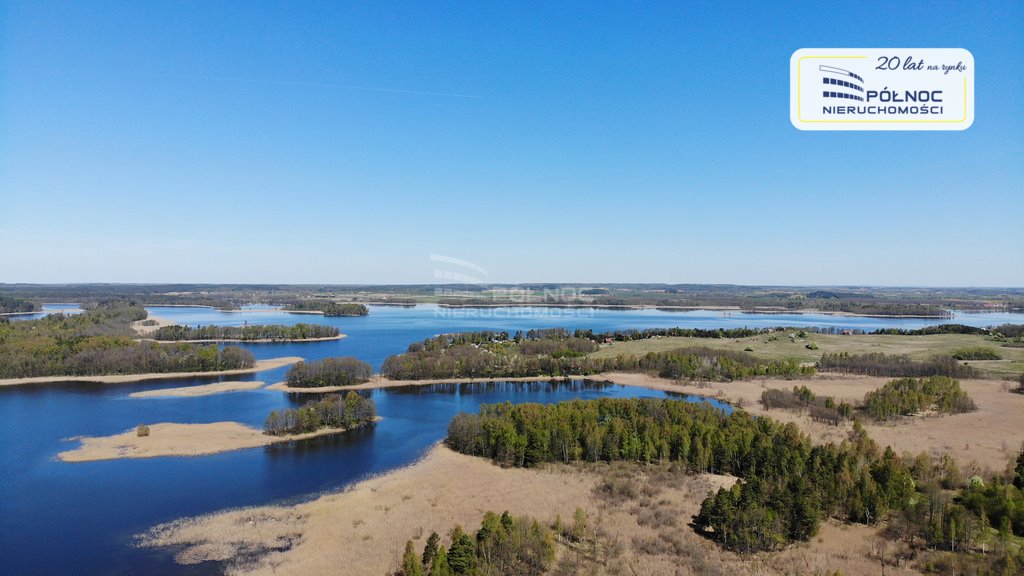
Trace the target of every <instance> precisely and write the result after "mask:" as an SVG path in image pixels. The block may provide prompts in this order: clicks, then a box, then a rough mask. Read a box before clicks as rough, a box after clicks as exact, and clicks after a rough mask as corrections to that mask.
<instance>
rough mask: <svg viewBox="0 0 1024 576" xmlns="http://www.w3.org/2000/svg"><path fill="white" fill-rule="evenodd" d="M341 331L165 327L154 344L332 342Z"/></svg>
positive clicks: (329, 328)
mask: <svg viewBox="0 0 1024 576" xmlns="http://www.w3.org/2000/svg"><path fill="white" fill-rule="evenodd" d="M338 334H339V331H338V329H337V328H335V327H333V326H321V325H319V324H302V323H299V324H295V325H294V326H284V325H281V324H246V325H245V326H197V327H194V328H193V327H191V326H180V325H174V326H161V327H160V328H158V329H157V330H156V331H155V332H153V334H152V335H151V336H150V337H151V338H153V339H154V340H161V341H177V340H240V341H242V342H251V341H258V340H272V341H287V340H309V339H314V338H332V337H336V336H338Z"/></svg>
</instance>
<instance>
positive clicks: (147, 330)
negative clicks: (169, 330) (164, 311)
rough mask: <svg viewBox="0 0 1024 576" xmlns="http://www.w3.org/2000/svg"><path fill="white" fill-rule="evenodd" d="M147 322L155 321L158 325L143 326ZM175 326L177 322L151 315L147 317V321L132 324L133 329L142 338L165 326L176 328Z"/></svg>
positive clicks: (137, 321)
mask: <svg viewBox="0 0 1024 576" xmlns="http://www.w3.org/2000/svg"><path fill="white" fill-rule="evenodd" d="M146 320H153V321H154V322H156V324H153V325H152V326H146V325H144V324H143V322H145V321H146ZM174 324H175V322H172V321H171V320H168V319H166V318H161V317H159V316H154V315H152V314H149V315H148V316H146V319H145V320H136V321H135V322H132V329H133V330H135V332H137V333H138V334H140V335H142V336H148V335H150V334H152V333H153V332H156V331H157V330H159V329H160V328H162V327H164V326H174Z"/></svg>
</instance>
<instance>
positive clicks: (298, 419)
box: [263, 392, 377, 436]
mask: <svg viewBox="0 0 1024 576" xmlns="http://www.w3.org/2000/svg"><path fill="white" fill-rule="evenodd" d="M376 419H377V407H376V405H375V404H374V402H373V400H372V399H370V398H364V397H362V396H360V395H359V394H358V393H356V392H349V393H348V394H346V395H345V397H344V398H342V396H341V395H340V394H329V395H327V396H324V397H323V398H321V399H319V400H312V401H310V402H307V403H306V405H305V406H302V407H301V408H285V409H283V410H274V411H273V412H271V413H270V415H269V416H267V419H266V421H265V422H264V423H263V431H264V433H266V434H270V435H271V436H283V435H288V434H304V433H309V432H316V431H317V430H320V429H322V428H338V429H344V430H351V429H353V428H358V427H360V426H365V425H366V424H369V423H371V422H374V421H376Z"/></svg>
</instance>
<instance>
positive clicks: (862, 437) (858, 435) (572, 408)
mask: <svg viewBox="0 0 1024 576" xmlns="http://www.w3.org/2000/svg"><path fill="white" fill-rule="evenodd" d="M445 442H446V443H447V445H448V446H449V447H451V448H452V449H454V450H457V451H459V452H462V453H465V454H470V455H475V456H481V457H485V458H489V459H491V460H493V461H495V462H496V463H498V464H500V465H503V466H516V467H532V466H538V465H542V464H543V463H546V462H562V463H574V462H581V461H582V462H598V461H605V462H612V461H616V460H624V461H632V462H636V463H638V464H639V465H641V466H643V465H646V464H650V463H664V462H671V463H674V464H676V465H679V466H683V467H685V468H686V469H688V470H690V471H691V472H694V473H699V472H713V473H718V474H731V475H734V476H737V477H738V478H739V480H738V481H737V482H736V483H735V484H734V485H733V486H732V487H730V488H721V489H719V490H718V491H716V492H711V493H709V494H708V497H707V498H705V500H704V501H703V502H702V503H701V508H700V513H699V514H698V515H697V516H696V517H695V519H694V524H693V525H694V527H695V529H696V530H697V531H698V532H700V533H703V534H705V535H707V536H708V537H709V538H712V539H713V540H715V541H717V542H719V543H720V544H722V545H723V546H725V547H726V548H729V549H731V550H735V551H738V552H742V553H750V552H758V551H767V550H777V549H779V548H782V547H784V546H786V545H787V544H789V543H791V542H795V541H805V540H807V539H809V538H811V537H812V536H814V535H815V534H816V533H817V531H818V528H819V525H820V523H821V521H822V520H824V519H825V518H835V519H837V520H840V521H846V522H854V523H864V524H877V523H879V522H881V521H883V520H886V519H890V523H889V524H888V527H887V528H886V529H887V530H890V531H891V532H892V536H891V537H892V538H893V539H899V540H901V541H903V542H905V543H906V545H907V547H908V548H909V549H911V550H914V551H918V552H921V551H926V550H946V551H950V552H961V551H965V550H972V549H973V547H974V546H976V545H977V543H978V542H979V541H980V540H987V539H988V537H989V534H991V533H992V532H996V531H998V533H999V534H1001V535H1002V536H1000V537H1001V538H1003V539H1004V540H1005V539H1007V538H1010V537H1019V536H1024V496H1022V494H1024V493H1022V491H1021V488H1024V453H1021V454H1020V455H1019V456H1018V457H1017V461H1016V467H1015V469H1014V470H1013V471H1012V472H1010V473H1009V474H1008V475H1007V476H1003V475H998V474H997V475H995V476H994V477H991V478H990V479H989V481H988V482H986V481H985V480H982V479H981V478H979V477H972V478H971V479H969V480H967V479H964V478H963V476H962V475H961V472H960V469H959V468H958V467H957V466H956V464H955V463H954V462H953V461H952V460H951V459H950V458H949V457H948V456H946V457H943V458H942V459H941V460H938V461H936V460H935V459H934V458H933V457H932V456H929V455H928V454H925V453H922V454H921V455H919V456H918V457H917V458H914V459H912V460H911V461H905V460H904V459H903V458H901V457H899V456H897V455H896V454H895V453H894V452H893V451H892V449H890V448H885V449H881V448H880V447H879V446H878V445H877V444H875V442H874V441H872V440H871V439H870V438H868V436H867V435H866V434H865V432H864V430H863V428H862V427H861V426H860V424H859V422H856V421H855V422H854V426H853V431H852V432H851V433H850V435H849V437H848V438H847V439H846V440H844V441H843V442H842V443H841V444H839V445H836V444H832V443H830V444H825V445H819V446H814V445H812V443H811V441H810V438H809V437H808V436H807V435H806V434H803V433H802V432H800V431H799V429H798V428H797V427H796V425H795V424H791V423H790V424H782V423H780V422H776V421H773V420H771V419H768V418H760V417H754V416H751V415H750V414H748V413H746V412H742V411H736V412H733V413H731V414H725V413H724V412H722V411H720V410H717V409H715V408H713V407H711V406H709V405H706V404H697V403H690V402H686V401H681V400H662V399H610V398H602V399H598V400H574V401H569V402H562V403H558V404H551V405H541V404H517V405H513V404H510V403H508V402H506V403H503V404H494V405H483V406H481V407H480V412H479V414H466V413H463V414H459V415H457V416H456V417H455V418H453V419H452V421H451V423H450V425H449V431H448V436H447V438H446V440H445ZM892 519H895V520H892ZM989 551H990V554H989V556H987V557H985V560H984V561H985V562H986V563H987V564H986V565H987V566H988V568H989V569H991V570H992V571H993V572H994V573H1014V571H1013V569H1012V567H1013V566H1016V564H1015V563H1016V562H1017V561H1019V560H1020V559H1021V557H1022V552H1021V551H1020V549H1019V547H1011V546H1002V547H1001V548H998V549H992V548H990V550H989ZM1008 566H1009V567H1010V569H1009V571H1007V567H1008Z"/></svg>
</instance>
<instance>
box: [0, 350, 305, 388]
mask: <svg viewBox="0 0 1024 576" xmlns="http://www.w3.org/2000/svg"><path fill="white" fill-rule="evenodd" d="M301 361H302V358H301V357H299V356H282V357H280V358H268V359H266V360H257V361H256V365H255V366H253V367H252V368H239V369H237V370H219V371H213V372H152V373H149V374H108V375H106V376H35V377H31V378H7V379H4V380H0V386H19V385H23V384H47V383H50V382H95V383H97V384H126V383H129V382H144V381H146V380H175V379H179V378H196V377H202V376H237V375H239V374H253V373H255V372H262V371H264V370H273V369H275V368H280V367H282V366H288V365H289V364H295V363H296V362H301Z"/></svg>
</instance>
